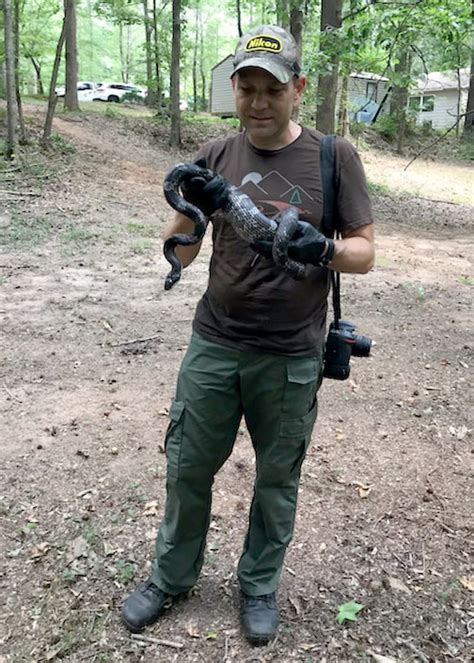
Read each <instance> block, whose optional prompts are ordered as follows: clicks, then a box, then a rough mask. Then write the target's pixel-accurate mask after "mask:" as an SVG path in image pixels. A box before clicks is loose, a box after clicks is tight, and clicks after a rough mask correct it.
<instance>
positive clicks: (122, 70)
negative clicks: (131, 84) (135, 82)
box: [118, 23, 127, 83]
mask: <svg viewBox="0 0 474 663" xmlns="http://www.w3.org/2000/svg"><path fill="white" fill-rule="evenodd" d="M118 29H119V54H120V76H121V77H122V83H126V82H127V81H126V80H125V53H124V52H123V24H122V23H119V26H118Z"/></svg>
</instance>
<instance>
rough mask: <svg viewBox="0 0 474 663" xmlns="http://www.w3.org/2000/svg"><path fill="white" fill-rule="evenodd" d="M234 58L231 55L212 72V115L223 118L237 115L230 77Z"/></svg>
mask: <svg viewBox="0 0 474 663" xmlns="http://www.w3.org/2000/svg"><path fill="white" fill-rule="evenodd" d="M232 61H233V56H232V55H229V56H228V57H226V58H225V60H222V62H220V63H219V64H218V65H216V66H215V67H214V69H213V70H212V77H211V113H212V114H213V115H220V116H221V117H229V116H232V115H235V101H234V94H233V92H232V84H231V82H230V75H231V73H232V69H233V66H232Z"/></svg>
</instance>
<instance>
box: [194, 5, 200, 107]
mask: <svg viewBox="0 0 474 663" xmlns="http://www.w3.org/2000/svg"><path fill="white" fill-rule="evenodd" d="M194 11H195V13H196V22H195V25H194V47H193V110H194V112H195V113H197V110H198V81H197V55H198V42H199V8H198V7H196V9H195V10H194Z"/></svg>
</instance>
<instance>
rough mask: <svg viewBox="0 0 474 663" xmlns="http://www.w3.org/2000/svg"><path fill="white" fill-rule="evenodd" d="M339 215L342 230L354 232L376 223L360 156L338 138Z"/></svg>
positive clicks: (347, 143)
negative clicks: (356, 229) (361, 227)
mask: <svg viewBox="0 0 474 663" xmlns="http://www.w3.org/2000/svg"><path fill="white" fill-rule="evenodd" d="M336 146H337V152H336V155H337V164H338V189H337V215H338V222H339V224H338V225H339V228H340V229H341V230H354V229H355V228H359V227H360V226H365V225H367V224H369V223H373V222H374V218H373V213H372V204H371V202H370V196H369V190H368V186H367V179H366V177H365V172H364V167H363V165H362V161H361V159H360V156H359V155H358V153H357V152H356V150H355V148H354V146H353V145H352V144H351V143H349V141H348V140H345V139H344V138H338V139H337V141H336Z"/></svg>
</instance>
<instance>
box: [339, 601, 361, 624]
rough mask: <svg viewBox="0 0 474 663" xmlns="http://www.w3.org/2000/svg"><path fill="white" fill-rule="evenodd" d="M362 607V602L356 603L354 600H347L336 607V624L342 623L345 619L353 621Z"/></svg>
mask: <svg viewBox="0 0 474 663" xmlns="http://www.w3.org/2000/svg"><path fill="white" fill-rule="evenodd" d="M364 607H365V606H364V605H363V604H362V603H356V602H355V601H349V602H348V603H343V604H342V605H340V606H339V608H338V612H337V615H336V622H337V623H338V624H343V623H344V622H345V621H346V620H347V621H350V622H355V621H356V619H357V615H358V613H359V612H360V611H361V610H362V608H364Z"/></svg>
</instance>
